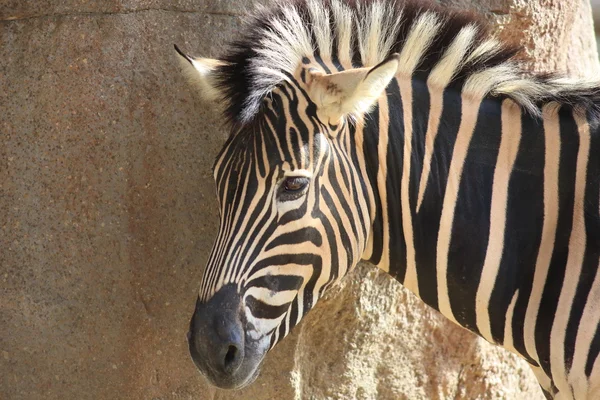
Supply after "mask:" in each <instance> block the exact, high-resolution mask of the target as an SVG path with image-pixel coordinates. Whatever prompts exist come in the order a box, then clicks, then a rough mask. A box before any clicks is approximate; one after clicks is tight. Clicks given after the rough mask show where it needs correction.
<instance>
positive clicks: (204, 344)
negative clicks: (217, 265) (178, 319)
mask: <svg viewBox="0 0 600 400" xmlns="http://www.w3.org/2000/svg"><path fill="white" fill-rule="evenodd" d="M241 312H242V304H241V296H240V295H239V294H238V293H237V290H236V287H235V285H226V286H224V287H222V288H221V289H220V290H219V291H218V292H217V293H215V295H214V296H213V297H212V298H211V299H210V300H208V301H207V302H201V301H200V300H198V301H197V302H196V309H195V311H194V315H193V316H192V319H191V321H190V330H189V332H188V335H187V337H188V344H189V350H190V355H191V357H192V360H193V361H194V364H195V365H196V367H197V368H198V370H200V372H201V373H202V374H203V375H204V376H205V377H206V378H207V379H208V380H209V381H210V382H211V383H212V384H213V385H215V386H218V387H220V388H223V389H237V388H240V387H243V386H246V385H248V384H249V383H251V382H252V381H253V380H254V379H255V377H256V376H257V373H258V367H259V366H260V364H261V362H262V359H263V357H264V353H265V352H266V349H265V350H262V348H263V347H264V346H261V345H260V343H258V342H257V341H253V340H251V339H250V338H249V337H247V335H246V333H245V327H244V324H243V322H242V318H241Z"/></svg>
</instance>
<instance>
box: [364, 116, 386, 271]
mask: <svg viewBox="0 0 600 400" xmlns="http://www.w3.org/2000/svg"><path fill="white" fill-rule="evenodd" d="M365 121H366V122H365V126H364V130H363V140H364V141H363V152H362V157H364V160H365V169H366V171H367V177H368V178H369V184H370V185H371V187H372V188H373V197H374V200H375V218H374V221H373V227H372V231H371V236H372V238H373V253H372V255H371V258H369V259H368V260H367V261H369V262H371V263H373V264H379V262H380V261H381V256H382V253H383V220H382V215H383V213H382V209H381V198H380V193H379V189H378V188H377V171H378V169H379V154H378V150H377V145H378V143H379V105H377V106H376V107H375V108H374V109H373V110H372V111H371V112H370V113H369V114H367V115H366V116H365Z"/></svg>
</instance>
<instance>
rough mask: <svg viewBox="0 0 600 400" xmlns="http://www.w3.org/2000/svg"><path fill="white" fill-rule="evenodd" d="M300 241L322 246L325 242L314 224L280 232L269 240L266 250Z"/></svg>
mask: <svg viewBox="0 0 600 400" xmlns="http://www.w3.org/2000/svg"><path fill="white" fill-rule="evenodd" d="M298 243H312V244H314V245H315V246H317V247H320V246H321V245H322V244H323V238H322V237H321V233H320V232H319V231H318V230H316V229H315V228H313V227H312V226H307V227H304V228H300V229H298V230H295V231H293V232H287V233H282V234H280V235H279V236H277V237H276V238H274V239H273V240H271V241H270V242H269V244H268V245H267V247H265V249H264V251H269V250H271V249H273V248H275V247H278V246H286V245H290V244H298Z"/></svg>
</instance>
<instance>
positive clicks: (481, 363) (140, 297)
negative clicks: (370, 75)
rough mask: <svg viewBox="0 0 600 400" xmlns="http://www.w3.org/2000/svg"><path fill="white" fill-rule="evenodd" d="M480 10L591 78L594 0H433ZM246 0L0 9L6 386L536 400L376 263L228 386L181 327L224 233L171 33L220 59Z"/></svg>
mask: <svg viewBox="0 0 600 400" xmlns="http://www.w3.org/2000/svg"><path fill="white" fill-rule="evenodd" d="M444 3H448V4H452V5H454V6H457V7H464V8H472V9H475V10H476V11H478V12H484V13H486V15H487V16H488V17H489V19H490V20H491V21H492V22H494V23H495V24H497V26H498V27H499V31H500V34H501V35H502V36H503V37H505V38H508V39H509V40H518V41H519V42H520V43H522V44H524V45H526V46H527V51H526V52H525V53H524V54H523V57H524V59H526V60H529V65H530V66H531V67H532V68H535V69H542V70H544V69H555V68H558V69H562V70H568V71H570V72H572V73H575V74H582V73H586V72H588V73H597V71H598V63H597V54H596V50H595V47H594V39H593V36H592V29H591V26H592V23H591V18H590V15H591V14H590V11H589V4H587V2H584V1H570V0H485V1H481V2H478V1H467V0H453V1H444ZM252 7H253V2H252V1H244V2H241V1H239V2H238V1H233V0H228V1H226V0H207V1H191V0H176V1H166V0H121V1H119V0H110V1H103V2H89V1H80V0H66V1H63V0H61V1H59V0H41V1H37V2H30V1H26V2H23V1H18V0H8V1H6V0H5V1H4V2H3V3H2V5H1V6H0V110H1V112H0V353H1V354H0V398H2V399H10V400H13V399H27V400H33V399H165V400H166V399H219V400H225V399H253V400H256V399H258V400H261V399H265V400H266V399H319V400H320V399H346V398H357V399H374V398H378V399H510V398H519V399H521V398H527V399H542V396H541V393H540V392H539V390H538V388H537V383H536V382H535V379H534V378H533V376H532V374H531V373H530V371H529V370H528V369H527V367H526V365H525V363H524V362H522V361H520V360H518V359H517V358H516V357H514V356H512V355H510V354H508V353H506V352H504V351H503V350H501V349H499V348H496V347H494V346H491V345H489V344H487V343H486V342H484V341H482V340H480V339H477V338H476V337H475V336H473V335H471V334H470V333H468V332H466V331H464V330H462V329H460V328H458V327H456V326H454V325H452V324H450V323H449V322H447V321H445V320H444V319H443V318H442V317H440V316H439V315H438V314H437V313H436V312H433V311H431V310H429V309H428V308H426V307H425V306H423V305H422V304H421V303H420V302H419V301H418V300H417V299H416V298H415V297H414V296H413V295H411V294H410V293H408V292H407V291H406V290H404V289H403V288H402V287H401V286H400V285H399V284H397V283H396V282H395V281H393V280H391V279H390V278H389V277H387V276H386V275H383V274H381V273H379V272H378V271H376V270H375V269H373V268H371V267H368V266H360V267H359V268H357V270H356V271H355V273H353V274H351V275H350V276H349V277H348V279H346V280H345V281H344V283H343V284H342V285H341V286H342V287H340V288H337V289H335V290H334V293H331V294H329V295H328V296H327V297H326V299H324V300H323V301H321V302H320V304H319V305H318V306H317V307H316V308H315V310H314V311H312V312H311V313H310V314H309V315H308V316H307V317H306V319H305V321H304V322H303V323H302V324H301V325H300V326H299V327H298V328H297V329H296V330H295V331H294V332H293V333H292V334H291V335H290V337H288V338H287V339H286V340H285V341H283V342H282V343H281V344H280V345H278V346H277V348H275V349H274V350H273V351H272V352H271V353H270V354H269V356H268V359H267V362H266V365H265V367H264V369H263V373H262V375H261V377H260V378H259V379H258V380H257V381H256V382H255V383H254V384H253V385H252V386H250V387H248V388H247V389H244V390H242V391H239V392H226V391H221V390H216V389H214V388H212V387H210V386H208V385H207V383H206V382H205V381H204V379H203V378H202V377H201V376H199V374H198V373H197V371H196V370H195V368H194V366H193V364H192V362H191V360H190V359H189V356H188V352H187V346H186V341H185V332H186V331H187V327H188V321H189V317H190V315H191V313H192V310H193V307H194V302H195V297H196V291H197V286H198V284H199V280H200V275H201V272H202V268H203V266H204V263H205V262H206V258H207V255H208V251H209V249H210V246H211V244H212V240H213V235H214V233H215V232H216V229H217V220H216V215H215V200H214V195H213V193H214V188H213V182H212V177H211V173H210V166H211V164H212V160H213V158H214V157H215V155H216V153H217V151H218V149H219V148H220V146H221V145H222V143H223V141H224V139H225V137H224V130H223V129H220V128H219V125H220V122H219V118H218V116H216V115H214V114H213V113H212V112H211V110H207V109H206V108H205V107H204V106H203V105H202V104H201V103H200V102H199V101H198V100H197V98H196V97H195V96H194V95H193V93H192V92H191V90H190V88H189V87H188V86H187V85H186V83H185V81H184V79H183V78H182V77H181V76H180V74H179V71H178V69H177V64H176V60H175V55H174V53H173V50H172V44H173V43H178V44H180V45H181V46H182V47H183V48H185V49H187V50H189V51H190V52H193V53H196V54H199V55H200V54H201V55H211V56H216V55H218V53H219V51H220V49H221V48H222V45H223V43H225V42H226V41H227V39H229V38H231V37H232V36H234V35H235V32H236V30H237V29H238V28H239V27H240V18H239V15H240V14H243V13H245V12H246V11H247V10H248V9H251V8H252Z"/></svg>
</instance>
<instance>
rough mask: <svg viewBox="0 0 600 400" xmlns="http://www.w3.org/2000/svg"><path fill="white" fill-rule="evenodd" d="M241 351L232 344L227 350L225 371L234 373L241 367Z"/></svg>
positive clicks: (224, 364) (224, 363)
mask: <svg viewBox="0 0 600 400" xmlns="http://www.w3.org/2000/svg"><path fill="white" fill-rule="evenodd" d="M240 358H241V357H240V351H239V349H238V348H237V347H236V346H235V345H233V344H230V345H229V347H228V348H227V353H225V359H224V362H223V368H224V370H225V371H228V372H233V371H235V370H236V369H237V367H239V365H240V362H241V359H240Z"/></svg>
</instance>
